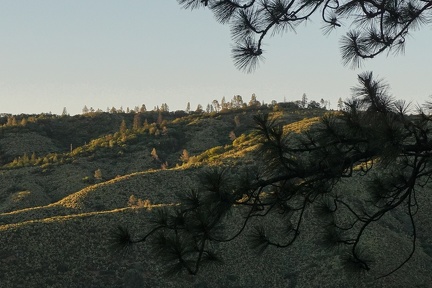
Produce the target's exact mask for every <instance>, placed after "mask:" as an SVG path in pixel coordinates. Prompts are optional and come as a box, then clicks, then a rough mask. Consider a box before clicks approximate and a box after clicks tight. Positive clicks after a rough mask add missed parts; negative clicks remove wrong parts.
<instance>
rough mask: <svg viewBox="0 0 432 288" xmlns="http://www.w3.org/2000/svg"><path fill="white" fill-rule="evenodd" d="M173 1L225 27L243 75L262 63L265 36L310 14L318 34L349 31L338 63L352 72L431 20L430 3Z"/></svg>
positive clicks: (282, 30) (399, 45) (380, 0)
mask: <svg viewBox="0 0 432 288" xmlns="http://www.w3.org/2000/svg"><path fill="white" fill-rule="evenodd" d="M177 1H178V2H179V3H180V5H182V6H183V7H184V8H189V9H196V8H200V7H208V8H209V9H211V10H212V11H213V13H214V15H215V17H216V19H217V21H219V22H220V23H222V24H229V25H230V26H231V35H232V38H233V41H234V42H235V44H234V48H233V49H232V55H233V58H234V63H235V65H236V66H237V67H238V68H239V69H241V70H244V71H246V72H251V71H253V70H254V69H255V68H256V67H257V65H258V64H259V61H260V60H261V59H262V58H263V49H262V46H263V43H264V40H265V39H266V37H269V36H272V35H275V34H283V33H286V32H290V31H295V28H296V26H297V25H299V24H301V23H303V22H305V21H308V20H309V19H310V18H311V16H312V15H313V14H320V15H321V19H322V21H323V27H322V30H323V32H324V33H330V32H331V31H332V30H334V29H336V28H338V27H341V26H342V24H348V25H347V26H349V27H351V30H350V31H349V32H347V34H346V35H345V36H343V37H342V39H341V41H340V43H341V47H340V49H341V52H342V61H343V63H344V64H345V65H350V64H351V65H352V66H353V67H359V65H360V64H361V61H362V60H363V59H367V58H374V57H375V56H377V55H378V54H380V53H383V52H384V51H388V52H394V53H399V52H403V51H404V48H405V42H406V39H407V37H408V36H409V32H411V31H413V30H416V29H419V28H420V27H421V26H423V25H427V24H429V23H430V19H431V16H432V15H431V14H432V12H431V11H432V1H431V0H407V1H399V0H396V1H387V0H343V1H340V0H326V1H323V0H260V1H257V0H205V1H202V0H177ZM345 22H347V23H345Z"/></svg>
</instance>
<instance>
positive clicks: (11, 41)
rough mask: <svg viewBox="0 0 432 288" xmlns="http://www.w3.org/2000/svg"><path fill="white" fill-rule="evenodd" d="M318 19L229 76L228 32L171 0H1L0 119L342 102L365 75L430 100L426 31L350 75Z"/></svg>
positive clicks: (431, 43) (399, 93) (431, 41)
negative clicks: (254, 66)
mask: <svg viewBox="0 0 432 288" xmlns="http://www.w3.org/2000/svg"><path fill="white" fill-rule="evenodd" d="M320 26H321V23H320V22H319V21H314V22H313V23H312V22H309V23H308V24H307V25H306V26H305V25H302V26H301V27H299V28H298V30H297V34H293V33H290V34H284V36H282V37H281V36H275V37H274V38H272V39H270V40H267V42H266V43H267V45H266V46H265V47H264V48H265V50H266V51H265V55H264V56H265V57H266V61H265V63H263V64H262V65H261V66H260V68H259V69H258V70H257V71H256V72H255V73H253V74H245V73H243V72H240V71H238V70H236V68H235V67H234V65H233V62H232V59H231V45H232V42H231V39H230V33H229V27H228V26H223V25H220V24H218V23H217V22H216V21H215V19H214V17H213V15H212V14H211V12H209V11H207V10H203V9H201V10H194V11H189V10H183V9H181V7H180V6H179V5H178V4H177V2H176V1H175V0H157V1H151V0H122V1H119V0H116V1H113V0H92V1H88V0H0V113H13V114H20V113H41V112H52V113H54V114H61V113H62V110H63V107H66V108H67V110H68V112H69V113H70V114H77V113H81V110H82V108H83V107H84V105H87V107H94V108H95V109H97V108H100V109H102V110H104V111H105V110H106V108H107V107H112V106H114V107H116V108H119V107H120V106H123V108H124V109H126V107H130V108H133V107H134V106H141V104H145V105H146V106H147V108H148V109H152V108H153V107H154V106H156V105H161V104H162V103H167V104H168V106H169V107H170V110H171V111H174V110H184V109H185V108H186V105H187V102H190V103H191V106H192V109H195V107H196V106H197V105H198V104H202V105H203V106H204V107H205V106H206V105H207V103H211V102H212V101H213V100H214V99H216V100H218V101H220V100H221V99H222V97H223V96H225V98H226V99H227V100H230V99H231V98H232V97H233V95H237V94H239V95H242V97H243V99H244V100H246V101H248V100H249V99H250V96H251V95H252V93H255V94H256V95H257V98H258V100H264V101H265V102H266V103H269V102H270V101H271V100H276V101H278V102H279V101H283V100H284V99H286V100H287V101H294V100H299V99H300V98H301V96H302V94H303V93H306V95H307V96H308V98H309V99H311V100H316V101H319V100H320V99H321V98H324V99H325V100H329V101H330V102H331V104H332V107H333V108H335V106H336V102H337V99H338V98H339V97H342V98H343V99H345V98H347V97H349V96H350V87H352V86H353V85H355V84H356V81H357V80H356V75H357V74H359V73H361V72H363V71H369V70H372V71H374V73H375V74H376V75H379V76H380V77H383V78H385V79H386V80H387V82H388V83H389V84H390V85H391V88H392V89H391V92H392V94H393V95H394V96H395V97H396V98H400V99H407V100H410V101H413V102H414V103H423V102H424V101H426V100H428V99H429V98H428V96H430V95H432V53H431V52H430V51H431V47H432V26H428V27H423V29H422V31H419V32H416V33H414V34H412V35H413V36H412V37H411V38H410V39H409V40H408V43H407V46H406V53H405V55H400V56H397V57H394V56H389V57H386V55H382V56H380V57H378V58H376V59H373V60H372V61H367V62H365V65H364V66H363V67H362V68H361V69H357V70H351V69H350V68H349V67H344V66H342V64H341V58H340V52H339V39H340V37H341V36H342V35H343V34H344V31H343V30H340V31H336V32H335V33H333V34H331V35H330V36H323V35H322V33H321V31H320Z"/></svg>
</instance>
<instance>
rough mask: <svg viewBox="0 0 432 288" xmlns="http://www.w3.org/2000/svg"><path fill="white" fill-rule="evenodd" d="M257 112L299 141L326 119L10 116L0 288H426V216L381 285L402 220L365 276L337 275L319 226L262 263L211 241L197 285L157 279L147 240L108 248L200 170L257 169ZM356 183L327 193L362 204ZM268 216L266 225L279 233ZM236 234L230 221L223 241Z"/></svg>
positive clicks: (386, 226) (383, 234) (389, 223)
mask: <svg viewBox="0 0 432 288" xmlns="http://www.w3.org/2000/svg"><path fill="white" fill-rule="evenodd" d="M258 112H266V113H272V114H273V115H274V116H277V117H279V118H281V119H283V120H284V122H285V123H286V124H287V125H286V126H285V127H284V129H286V130H289V131H291V132H293V133H302V132H304V131H305V130H307V129H309V128H310V127H313V125H314V123H316V122H317V121H318V120H319V117H320V116H322V115H323V113H324V112H325V111H323V110H321V109H316V110H308V109H303V110H299V109H291V108H286V109H284V108H283V107H279V108H278V109H269V108H266V109H263V111H257V110H253V109H237V110H232V111H226V112H224V113H210V114H201V113H195V114H186V113H168V112H166V113H165V114H161V113H156V112H153V111H152V112H145V113H142V114H140V115H139V120H137V119H138V117H137V116H136V115H134V114H126V113H122V114H109V113H89V114H86V115H79V116H73V117H69V116H61V117H60V116H49V117H48V116H46V115H42V116H31V117H32V118H31V119H28V118H30V117H29V116H23V115H21V116H16V117H17V119H18V120H19V121H18V123H21V120H22V119H23V118H25V119H28V120H26V121H25V122H26V123H24V125H18V124H17V125H13V126H7V125H4V126H3V127H0V157H1V158H0V164H1V165H2V166H1V170H0V243H2V245H1V247H0V287H11V288H12V287H197V288H198V287H203V288H204V287H263V286H267V287H429V285H430V283H432V274H431V273H430V267H432V244H431V243H430V241H429V239H430V236H432V235H431V233H432V232H430V231H432V224H431V223H432V215H431V214H430V213H428V211H430V210H429V209H427V207H421V208H422V209H421V210H419V212H418V213H417V214H416V220H417V221H418V229H419V232H418V235H419V239H418V247H417V250H416V252H415V255H414V256H413V258H412V259H411V260H410V262H408V263H407V264H406V265H405V266H404V267H403V268H402V269H401V270H399V271H397V272H396V273H395V274H393V275H391V276H389V277H387V278H382V279H379V280H376V279H375V278H376V277H377V276H378V275H380V273H382V272H383V271H385V270H386V268H387V266H391V265H392V263H394V262H397V261H400V259H399V258H397V257H399V256H398V255H387V254H385V253H386V251H385V250H380V249H379V247H381V246H382V245H384V246H391V245H393V247H397V249H406V250H407V251H408V250H409V247H410V246H409V245H410V240H409V235H410V233H411V232H410V231H409V229H408V228H407V229H405V228H404V227H405V226H407V225H406V222H407V221H408V220H407V219H406V217H405V218H404V215H403V213H401V214H398V213H397V212H395V213H394V214H392V215H389V216H386V219H385V221H384V222H383V223H380V224H377V225H376V226H374V228H373V230H372V231H371V235H369V238H368V239H371V240H370V241H371V242H372V244H376V245H375V246H376V247H377V249H375V250H374V251H373V252H374V256H376V258H377V259H382V258H384V259H385V261H384V262H382V263H381V262H380V263H374V268H375V270H374V272H370V273H365V274H364V275H358V274H351V273H349V272H347V271H345V270H344V269H343V268H342V265H341V263H340V262H341V261H340V258H342V257H343V255H339V254H338V253H334V251H330V250H326V249H323V246H322V245H320V243H319V242H320V241H319V237H317V235H319V233H320V226H319V223H311V224H309V226H308V229H305V233H304V234H302V235H301V240H300V241H297V243H295V245H294V246H293V247H291V248H288V249H277V250H276V249H268V250H267V251H265V252H264V253H263V254H261V255H257V254H256V253H255V252H253V251H251V250H250V249H248V247H247V246H248V242H247V236H246V235H245V236H242V237H240V238H239V239H237V240H236V241H234V242H233V243H227V244H223V243H222V244H219V245H220V246H219V247H218V248H219V250H220V251H222V254H223V256H224V264H223V265H219V266H215V267H210V268H203V270H202V271H201V272H200V273H199V275H198V276H189V275H185V274H181V275H177V276H172V277H168V276H166V275H165V274H164V273H165V269H164V267H163V263H162V262H161V261H159V259H157V258H155V257H153V256H152V253H151V251H150V250H149V249H148V247H149V246H148V245H146V244H145V243H144V244H141V245H136V246H134V247H133V248H132V250H131V251H128V252H127V253H119V252H115V251H114V250H113V249H112V240H111V237H112V234H113V231H115V230H116V229H117V227H118V226H119V225H121V226H126V227H128V228H129V229H130V230H131V231H135V232H137V233H138V234H139V232H140V231H142V233H144V232H146V231H147V230H146V229H148V227H149V224H148V223H149V220H150V218H151V212H152V211H156V210H157V209H163V208H164V207H169V206H173V205H176V204H177V203H178V201H179V200H178V197H177V196H178V195H181V194H184V193H185V192H186V191H189V190H190V189H199V186H198V183H199V179H197V178H198V176H197V175H199V172H200V171H202V170H204V169H207V168H208V167H210V166H213V167H214V166H224V167H230V168H231V169H232V170H233V171H240V170H242V169H249V167H250V166H254V164H257V163H258V162H259V161H260V159H259V158H258V159H257V157H256V156H254V155H253V151H254V147H255V145H256V142H255V140H254V133H253V129H252V128H253V120H252V116H253V115H254V114H256V113H258ZM3 122H5V121H3ZM137 123H138V124H139V125H138V124H137ZM185 151H186V152H185ZM362 180H363V179H362ZM360 183H363V182H360V181H359V179H357V178H354V179H349V180H346V181H343V182H341V183H340V184H338V187H336V189H339V191H342V192H343V191H348V190H349V192H347V193H351V194H350V195H352V197H353V198H355V199H357V197H358V198H359V199H361V197H362V193H365V192H364V189H362V186H361V185H363V184H360ZM353 187H354V189H353ZM421 195H422V196H419V197H423V198H422V199H419V201H420V200H421V201H422V203H425V204H426V203H427V204H428V205H429V206H430V203H432V199H431V197H432V196H431V195H427V194H426V193H424V194H421ZM428 197H429V198H428ZM425 206H426V205H425ZM429 208H432V207H429ZM233 213H234V214H235V215H234V216H235V217H234V218H236V219H237V218H238V219H242V217H243V216H244V215H243V211H242V210H240V209H235V210H234V212H233ZM310 216H311V215H305V217H310ZM271 219H272V218H270V220H268V223H267V224H266V225H269V226H271V225H273V226H275V227H278V225H280V223H278V222H277V221H272V220H271ZM238 226H239V223H237V222H236V221H233V223H230V225H229V227H228V232H232V231H234V230H236V228H237V229H238V228H239V227H238ZM401 227H402V228H401ZM248 229H249V228H248ZM378 244H380V245H378ZM372 246H373V245H372ZM407 253H408V252H407Z"/></svg>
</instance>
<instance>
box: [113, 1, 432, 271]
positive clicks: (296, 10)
mask: <svg viewBox="0 0 432 288" xmlns="http://www.w3.org/2000/svg"><path fill="white" fill-rule="evenodd" d="M178 2H179V3H180V4H181V5H183V6H184V7H186V8H192V9H194V8H199V7H209V8H210V9H211V10H212V11H213V12H214V14H215V16H216V19H217V20H218V21H219V22H221V23H223V24H226V23H229V24H230V25H231V31H232V35H233V39H234V41H235V46H234V48H233V58H234V63H235V65H236V66H237V67H238V68H239V69H241V70H245V71H247V72H251V71H253V70H254V69H255V68H256V67H257V65H258V63H259V61H260V59H261V58H262V54H263V50H262V48H261V47H262V45H263V41H264V39H265V38H266V37H269V36H270V35H274V34H279V33H285V32H287V31H289V30H290V29H293V28H295V25H297V24H299V23H302V22H305V21H307V20H308V19H310V17H311V15H312V14H314V13H318V14H320V15H321V17H322V20H323V22H324V31H326V32H329V31H331V30H333V29H336V28H337V27H340V26H341V25H342V22H341V21H342V20H341V19H345V20H347V21H352V25H351V27H352V29H351V30H350V31H349V32H348V33H347V35H346V36H344V37H343V38H342V40H341V52H342V59H343V62H344V63H345V64H351V65H353V66H355V67H357V66H358V65H359V64H360V62H361V61H362V59H369V58H373V57H375V56H377V55H379V54H381V53H383V52H384V51H386V52H389V51H390V52H398V51H403V48H404V45H405V43H406V39H407V36H408V35H409V32H410V31H412V30H413V29H416V28H418V27H421V26H423V25H428V24H429V23H430V21H429V20H430V19H431V11H432V2H431V0H407V1H390V2H389V1H386V0H377V1H370V0H353V1H336V0H330V1H301V0H291V1H288V0H287V1H285V0H277V1H274V0H262V1H254V0H248V1H242V0H238V1H233V0H220V1H219V0H206V1H202V0H178ZM388 88H389V87H388V85H387V84H386V83H385V82H384V81H383V80H381V79H377V78H375V77H374V76H373V73H372V72H364V73H361V74H359V75H358V85H357V86H355V87H353V89H352V93H353V95H352V98H351V99H349V100H347V101H346V102H345V103H344V107H343V109H342V111H338V112H337V113H327V114H325V115H324V116H323V117H322V118H321V120H320V121H319V122H318V123H316V124H315V125H313V126H312V127H311V128H310V130H309V131H308V132H306V133H290V132H289V131H288V130H287V129H284V124H285V123H284V122H283V119H279V118H272V117H271V116H269V115H268V114H258V115H257V116H256V117H255V123H256V134H255V136H256V137H257V138H256V141H257V144H258V145H257V147H258V148H257V151H256V157H255V159H256V168H255V169H254V168H252V167H247V169H245V171H244V173H242V174H241V176H236V175H237V174H235V173H229V172H230V171H229V168H219V169H209V170H207V171H204V172H203V174H202V175H200V176H199V177H198V179H199V181H200V186H199V188H198V189H196V190H190V191H185V193H184V194H183V195H180V201H181V203H180V205H179V206H176V207H175V208H173V209H171V210H170V209H164V210H159V211H158V212H157V213H155V215H154V219H153V223H154V227H152V228H151V229H150V230H149V231H148V232H147V233H146V234H144V236H135V234H131V233H130V232H129V231H128V230H127V229H124V228H119V230H118V231H117V233H116V235H115V236H116V237H115V239H116V241H117V243H118V244H119V245H121V246H123V247H125V246H126V247H127V246H129V245H133V244H136V243H140V242H145V241H147V240H148V239H149V238H150V237H154V238H155V241H153V244H152V245H154V246H155V250H154V251H157V253H158V254H159V255H161V256H165V258H164V259H166V261H167V265H170V266H171V268H172V270H171V271H178V270H184V271H187V272H188V273H189V274H197V273H198V272H199V271H200V269H201V267H202V265H204V264H206V263H209V262H217V261H219V260H220V258H219V255H218V254H217V253H216V251H215V250H214V247H215V245H213V244H215V243H225V244H227V245H229V242H230V241H233V240H234V239H236V238H237V237H238V236H239V235H242V233H244V231H245V227H246V226H248V225H251V224H252V223H254V222H255V221H258V219H262V218H265V217H280V221H281V223H284V227H285V228H284V229H271V227H270V228H269V227H266V226H262V225H261V226H260V225H257V226H255V228H254V229H253V232H252V233H251V235H250V238H249V240H250V242H251V243H250V246H251V247H253V248H255V249H256V250H258V251H263V250H265V249H271V248H289V247H292V245H293V243H295V242H298V241H299V240H300V239H301V237H302V236H301V235H302V233H301V232H302V231H304V229H307V225H306V223H314V222H319V221H321V227H322V232H323V234H319V235H317V238H318V239H317V240H318V241H320V242H322V244H325V245H326V246H327V247H335V248H338V249H336V252H335V253H341V255H343V257H340V258H341V261H342V263H343V264H344V267H346V268H349V269H351V270H356V271H370V270H371V269H372V268H374V267H377V266H373V264H372V261H371V259H370V258H369V255H368V254H367V252H368V248H370V245H373V243H374V241H373V240H374V239H371V237H373V236H371V234H370V233H369V232H370V231H371V230H372V229H374V227H375V229H376V227H377V225H383V223H384V225H385V221H386V217H389V216H390V215H393V216H394V215H396V216H394V217H397V216H398V215H405V220H406V221H405V222H406V223H404V224H405V225H404V224H402V225H403V229H407V230H409V232H408V233H407V235H405V236H406V238H407V239H410V242H411V244H410V245H409V247H407V249H395V246H392V244H393V245H395V244H394V243H384V244H381V246H380V247H378V249H381V250H385V251H386V253H384V255H385V254H387V255H389V254H396V253H399V254H401V259H402V260H401V261H399V262H394V261H392V259H390V258H386V257H384V258H381V259H374V261H375V263H377V262H378V266H382V267H385V268H388V269H387V271H384V272H383V274H381V275H377V276H378V277H379V278H380V277H385V276H389V275H391V274H393V273H395V272H396V271H398V270H399V269H401V268H402V267H404V265H405V264H406V263H407V262H409V261H410V260H411V258H412V257H413V255H414V253H415V251H416V247H417V241H418V236H419V235H418V233H420V231H421V230H419V229H417V222H416V220H417V219H416V213H417V212H418V211H419V210H420V209H425V208H424V207H426V208H427V207H428V205H429V206H430V203H425V202H421V201H422V199H425V195H427V193H430V191H429V190H428V189H427V188H429V187H430V186H427V185H430V184H428V183H429V182H430V178H431V175H432V141H431V140H430V139H431V138H432V131H431V129H430V127H431V126H432V117H431V114H430V113H427V112H425V111H427V110H426V109H428V108H430V107H428V106H427V107H426V108H424V109H418V111H417V113H416V114H415V115H409V114H408V111H409V105H408V104H406V102H404V101H397V100H395V99H393V97H392V96H391V95H389V93H388ZM224 100H225V99H224V98H223V99H222V103H221V104H222V105H221V106H222V109H224V108H225V107H224V105H225V101H224ZM300 103H301V105H302V107H303V108H305V107H306V104H307V98H306V95H305V94H304V95H303V97H302V101H301V102H300ZM272 104H273V103H272ZM338 104H339V103H338ZM338 106H339V105H338ZM236 169H237V168H236ZM365 176H366V177H365ZM354 177H356V179H360V180H359V181H361V180H362V179H363V180H364V179H367V180H368V181H365V183H364V187H362V189H363V190H364V191H362V192H364V193H362V194H364V195H363V197H358V196H359V195H357V194H356V193H355V191H350V190H352V189H353V188H354V187H352V186H351V187H352V188H350V187H346V188H345V189H346V190H348V191H338V187H339V186H338V185H340V184H341V183H343V182H346V181H349V180H351V179H353V178H354ZM341 192H343V193H341ZM426 199H427V198H426ZM233 209H238V210H240V212H241V213H242V216H243V218H241V219H242V223H241V225H240V228H239V229H238V230H237V231H235V232H234V233H233V234H231V235H227V234H226V233H225V232H226V231H224V227H225V226H226V224H229V223H232V221H234V220H232V219H231V220H230V217H233V215H234V214H233V213H229V212H230V211H232V210H233ZM270 215H271V216H270ZM230 221H231V222H230ZM235 221H238V218H236V219H235ZM378 227H380V226H378ZM381 227H383V226H381ZM378 229H379V228H378ZM384 231H385V230H383V233H384ZM137 234H138V233H137ZM300 241H301V240H300ZM396 247H397V246H396Z"/></svg>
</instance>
